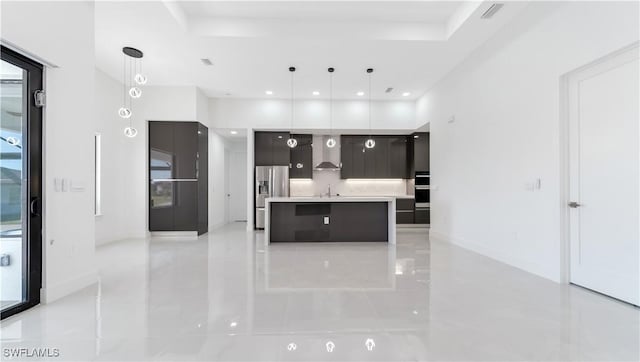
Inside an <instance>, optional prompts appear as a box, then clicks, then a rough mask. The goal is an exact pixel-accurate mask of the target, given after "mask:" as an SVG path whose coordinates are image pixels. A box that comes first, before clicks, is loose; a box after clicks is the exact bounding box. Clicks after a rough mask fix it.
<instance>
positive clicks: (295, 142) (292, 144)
mask: <svg viewBox="0 0 640 362" xmlns="http://www.w3.org/2000/svg"><path fill="white" fill-rule="evenodd" d="M295 71H296V68H295V67H289V72H291V126H290V128H289V139H288V140H287V146H289V148H295V147H296V146H297V145H298V140H296V139H295V138H293V135H292V134H291V133H292V132H293V117H294V114H293V109H294V104H293V91H294V88H293V73H295Z"/></svg>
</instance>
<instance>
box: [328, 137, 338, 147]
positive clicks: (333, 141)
mask: <svg viewBox="0 0 640 362" xmlns="http://www.w3.org/2000/svg"><path fill="white" fill-rule="evenodd" d="M335 146H336V140H335V139H334V138H333V137H331V138H329V139H328V140H327V147H329V148H334V147H335Z"/></svg>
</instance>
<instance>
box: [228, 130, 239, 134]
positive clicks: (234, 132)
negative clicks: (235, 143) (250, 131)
mask: <svg viewBox="0 0 640 362" xmlns="http://www.w3.org/2000/svg"><path fill="white" fill-rule="evenodd" d="M229 133H231V134H238V131H231V132H229Z"/></svg>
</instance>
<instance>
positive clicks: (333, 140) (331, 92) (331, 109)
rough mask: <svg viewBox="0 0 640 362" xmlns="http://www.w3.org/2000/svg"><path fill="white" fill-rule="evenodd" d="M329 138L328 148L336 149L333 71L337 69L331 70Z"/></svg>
mask: <svg viewBox="0 0 640 362" xmlns="http://www.w3.org/2000/svg"><path fill="white" fill-rule="evenodd" d="M327 70H328V71H329V138H328V139H327V147H329V148H334V147H335V146H336V143H337V142H336V139H335V138H333V71H334V70H335V69H333V68H329V69H327Z"/></svg>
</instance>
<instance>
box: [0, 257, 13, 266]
mask: <svg viewBox="0 0 640 362" xmlns="http://www.w3.org/2000/svg"><path fill="white" fill-rule="evenodd" d="M9 265H11V256H10V255H9V254H2V255H0V266H9Z"/></svg>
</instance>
